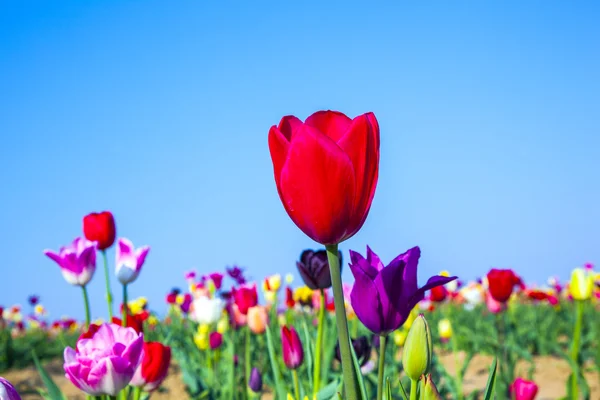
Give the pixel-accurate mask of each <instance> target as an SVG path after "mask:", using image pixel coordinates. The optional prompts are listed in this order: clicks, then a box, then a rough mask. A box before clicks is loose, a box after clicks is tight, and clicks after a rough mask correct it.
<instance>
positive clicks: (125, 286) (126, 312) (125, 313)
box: [121, 283, 129, 328]
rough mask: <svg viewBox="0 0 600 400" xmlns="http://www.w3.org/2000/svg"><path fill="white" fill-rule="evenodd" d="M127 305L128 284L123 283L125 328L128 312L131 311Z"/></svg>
mask: <svg viewBox="0 0 600 400" xmlns="http://www.w3.org/2000/svg"><path fill="white" fill-rule="evenodd" d="M128 311H129V307H128V306H127V284H126V283H125V284H123V320H122V321H121V323H122V325H123V327H124V328H127V314H128V313H129V312H128Z"/></svg>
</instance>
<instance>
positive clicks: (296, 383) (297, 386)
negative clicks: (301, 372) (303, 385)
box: [292, 369, 300, 400]
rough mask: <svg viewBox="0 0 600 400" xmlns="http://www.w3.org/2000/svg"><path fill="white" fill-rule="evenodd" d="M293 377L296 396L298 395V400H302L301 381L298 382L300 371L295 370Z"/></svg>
mask: <svg viewBox="0 0 600 400" xmlns="http://www.w3.org/2000/svg"><path fill="white" fill-rule="evenodd" d="M292 376H293V377H294V394H295V395H296V400H300V381H299V380H298V371H296V370H295V369H293V370H292Z"/></svg>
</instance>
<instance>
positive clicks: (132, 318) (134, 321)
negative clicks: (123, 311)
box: [111, 314, 144, 333]
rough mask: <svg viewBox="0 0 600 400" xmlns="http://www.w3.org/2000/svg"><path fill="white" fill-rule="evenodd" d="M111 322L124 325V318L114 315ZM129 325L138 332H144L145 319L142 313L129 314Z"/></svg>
mask: <svg viewBox="0 0 600 400" xmlns="http://www.w3.org/2000/svg"><path fill="white" fill-rule="evenodd" d="M111 322H112V323H113V324H117V325H119V326H122V325H123V320H121V319H120V318H117V317H113V318H112V321H111ZM127 327H128V328H133V329H134V330H135V331H136V332H137V333H144V319H143V318H142V317H141V316H140V314H137V315H131V314H127Z"/></svg>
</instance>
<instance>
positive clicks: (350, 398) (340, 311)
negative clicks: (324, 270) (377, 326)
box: [326, 244, 358, 400]
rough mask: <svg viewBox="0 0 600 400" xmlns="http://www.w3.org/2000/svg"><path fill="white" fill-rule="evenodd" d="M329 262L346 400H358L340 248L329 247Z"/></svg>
mask: <svg viewBox="0 0 600 400" xmlns="http://www.w3.org/2000/svg"><path fill="white" fill-rule="evenodd" d="M326 249H327V260H328V261H329V273H330V274H331V283H332V287H333V301H334V304H335V320H336V323H337V329H338V338H339V341H340V353H341V356H342V373H343V376H344V390H345V391H346V397H345V398H346V400H358V388H357V382H356V379H357V377H356V376H355V373H354V364H353V362H352V353H351V352H350V337H349V334H348V320H347V319H346V307H345V306H344V292H343V291H342V274H341V271H340V259H339V258H338V246H337V244H334V245H327V246H326Z"/></svg>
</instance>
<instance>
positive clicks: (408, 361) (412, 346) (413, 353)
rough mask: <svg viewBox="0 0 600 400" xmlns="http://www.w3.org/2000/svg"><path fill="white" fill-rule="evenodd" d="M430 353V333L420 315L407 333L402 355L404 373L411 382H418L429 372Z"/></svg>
mask: <svg viewBox="0 0 600 400" xmlns="http://www.w3.org/2000/svg"><path fill="white" fill-rule="evenodd" d="M431 353H432V345H431V332H430V331H429V325H427V321H426V320H425V317H424V316H423V314H420V315H419V316H418V317H417V319H416V320H415V322H413V324H412V326H411V327H410V331H408V336H407V337H406V343H405V344H404V351H403V354H402V364H403V367H404V372H406V375H408V377H409V378H410V379H411V380H413V381H418V380H419V379H420V378H421V376H422V375H423V374H426V373H427V371H429V364H430V363H431Z"/></svg>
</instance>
